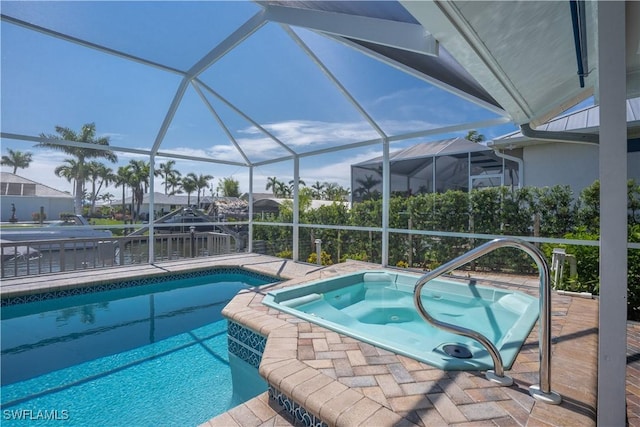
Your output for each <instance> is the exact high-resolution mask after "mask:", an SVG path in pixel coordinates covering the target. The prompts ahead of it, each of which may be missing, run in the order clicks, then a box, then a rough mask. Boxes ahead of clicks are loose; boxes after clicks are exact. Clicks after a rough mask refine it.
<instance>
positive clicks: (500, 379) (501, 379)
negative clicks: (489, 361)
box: [484, 370, 513, 387]
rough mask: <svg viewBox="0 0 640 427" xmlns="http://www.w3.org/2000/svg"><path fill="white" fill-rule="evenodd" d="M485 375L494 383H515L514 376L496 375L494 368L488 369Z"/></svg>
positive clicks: (505, 385) (508, 384)
mask: <svg viewBox="0 0 640 427" xmlns="http://www.w3.org/2000/svg"><path fill="white" fill-rule="evenodd" d="M484 376H485V377H486V378H487V379H488V380H489V381H491V382H492V383H497V384H500V385H501V386H502V387H509V386H510V385H512V384H513V378H511V377H510V376H508V375H504V376H502V377H500V376H498V375H496V373H495V371H494V370H488V371H487V372H486V373H485V374H484Z"/></svg>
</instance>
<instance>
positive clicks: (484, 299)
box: [263, 271, 539, 370]
mask: <svg viewBox="0 0 640 427" xmlns="http://www.w3.org/2000/svg"><path fill="white" fill-rule="evenodd" d="M417 280H418V276H415V275H409V274H399V273H395V272H385V271H371V272H360V273H355V274H349V275H345V276H340V277H336V278H331V279H326V280H322V281H318V282H314V283H311V284H307V285H301V286H297V287H292V288H286V289H282V290H277V291H272V292H269V293H268V294H267V296H265V298H264V299H263V303H264V304H266V305H268V306H270V307H274V308H277V309H279V310H282V311H285V312H287V313H290V314H293V315H295V316H298V317H300V318H302V319H305V320H308V321H310V322H313V323H316V324H319V325H321V326H325V327H326V328H328V329H332V330H335V331H337V332H341V333H343V334H346V335H349V336H352V337H354V338H357V339H359V340H362V341H365V342H368V343H371V344H374V345H377V346H379V347H382V348H386V349H388V350H391V351H394V352H396V353H399V354H404V355H406V356H409V357H412V358H414V359H417V360H420V361H423V362H425V363H429V364H431V365H433V366H435V367H438V368H440V369H444V370H483V369H490V368H493V362H492V359H491V356H490V355H489V353H488V352H487V351H486V349H485V348H484V347H483V346H482V345H481V344H480V343H478V342H477V341H475V340H473V339H471V338H465V337H462V336H460V335H455V334H452V333H450V332H445V331H443V330H441V329H437V328H435V327H433V326H431V325H430V324H428V323H427V322H426V321H425V320H424V319H422V317H421V316H420V315H419V314H418V312H417V310H416V308H415V307H414V303H413V290H414V287H415V284H416V282H417ZM421 298H422V301H423V303H424V306H425V308H426V309H427V311H429V313H430V314H431V315H432V316H433V317H434V318H436V319H438V320H440V321H443V322H446V323H450V324H454V325H458V326H462V327H464V328H468V329H472V330H474V331H477V332H480V333H481V334H483V335H484V336H486V337H487V338H488V339H489V340H490V341H491V342H492V343H493V344H494V345H495V346H496V348H497V349H498V351H499V352H500V355H501V357H502V359H503V362H504V366H505V368H507V369H508V368H510V367H511V365H512V364H513V361H514V360H515V358H516V356H517V354H518V352H519V351H520V348H521V346H522V344H523V343H524V341H525V340H526V338H527V336H528V335H529V333H530V332H531V329H532V328H533V325H534V324H535V322H536V321H537V319H538V312H539V310H538V300H537V299H536V298H533V297H531V296H529V295H526V294H523V293H520V292H513V291H506V290H500V289H494V288H488V287H483V286H477V285H469V284H467V283H460V282H455V281H451V280H437V279H436V280H432V281H431V282H429V283H428V284H427V285H425V287H424V288H423V291H422V295H421Z"/></svg>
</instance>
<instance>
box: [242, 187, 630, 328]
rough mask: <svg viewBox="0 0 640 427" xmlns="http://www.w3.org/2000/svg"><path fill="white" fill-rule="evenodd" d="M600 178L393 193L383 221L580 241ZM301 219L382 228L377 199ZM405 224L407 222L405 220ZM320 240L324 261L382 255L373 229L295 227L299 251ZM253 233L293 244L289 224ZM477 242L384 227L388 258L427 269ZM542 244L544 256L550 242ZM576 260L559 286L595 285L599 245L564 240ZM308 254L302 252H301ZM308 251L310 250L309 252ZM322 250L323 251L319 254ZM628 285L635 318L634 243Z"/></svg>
mask: <svg viewBox="0 0 640 427" xmlns="http://www.w3.org/2000/svg"><path fill="white" fill-rule="evenodd" d="M599 194H600V185H599V182H598V181H595V182H594V183H593V184H592V185H591V186H589V187H588V188H586V189H584V190H583V191H582V192H581V194H580V195H578V196H577V197H576V196H575V195H574V194H572V192H571V189H570V187H568V186H560V185H557V186H553V187H544V188H534V187H526V188H522V189H514V190H512V189H511V188H508V187H494V188H487V189H481V190H473V191H471V192H470V193H467V192H462V191H447V192H445V193H435V194H417V195H413V196H409V197H406V196H394V197H392V198H391V199H390V203H389V226H390V228H392V229H401V230H408V229H409V228H411V229H413V230H431V231H446V232H462V233H478V234H494V235H501V234H503V235H516V236H540V237H552V238H553V237H555V238H569V239H580V240H598V238H599V222H600V218H599V212H600V201H599ZM628 196H629V198H628V199H629V202H628V207H629V217H628V223H629V241H631V242H640V185H638V184H636V183H635V182H634V181H633V180H630V181H629V183H628ZM292 217H293V215H292V212H291V207H290V206H284V207H282V208H281V210H280V213H279V217H278V218H277V219H275V221H276V222H285V223H291V219H292ZM300 221H301V222H302V223H308V224H325V225H342V224H344V225H355V226H362V227H381V225H382V200H380V199H377V200H367V201H364V202H361V203H358V204H355V205H354V206H353V208H352V209H351V210H348V209H346V208H345V207H344V206H343V205H342V204H334V205H332V206H323V207H321V208H318V209H307V210H306V211H304V212H301V214H300ZM410 223H411V226H409V224H410ZM318 238H319V239H322V250H323V252H326V256H327V257H328V258H327V262H328V260H329V258H330V260H331V261H330V262H333V263H337V262H341V261H342V260H344V259H345V258H357V259H363V260H367V261H370V262H374V263H379V262H380V261H381V253H380V251H381V246H382V235H381V233H380V232H363V231H344V230H343V231H340V230H333V229H325V228H322V229H311V228H301V229H300V257H301V258H303V259H306V258H308V257H309V256H311V255H312V254H315V246H314V241H315V239H318ZM254 239H255V240H264V241H265V242H267V246H268V248H269V249H270V250H269V252H270V253H277V252H281V251H287V250H288V251H290V250H291V249H292V247H291V246H292V242H293V240H292V229H291V227H269V226H260V225H256V226H255V227H254ZM481 243H483V241H479V240H478V239H470V238H458V237H433V236H420V235H419V236H415V235H414V236H412V237H411V240H409V236H408V235H407V234H405V233H390V237H389V265H409V260H411V264H412V265H410V267H414V268H416V267H418V268H434V267H436V266H438V265H440V264H442V263H444V262H446V261H449V260H451V259H453V258H455V257H456V256H459V255H461V254H463V253H464V252H466V251H468V250H469V249H471V248H473V247H476V246H478V245H480V244H481ZM560 246H563V245H541V249H542V250H543V252H544V253H545V254H546V255H547V257H548V262H551V253H552V250H553V247H560ZM564 247H565V249H566V252H567V253H569V254H574V255H575V256H576V259H577V267H578V268H577V275H576V277H569V268H565V269H564V271H565V277H564V278H563V281H562V285H561V286H562V287H563V288H565V289H568V290H573V291H588V292H591V293H594V294H597V293H598V292H599V272H598V265H599V261H598V257H599V252H598V247H596V246H579V245H564ZM305 250H306V251H308V252H309V253H304V251H305ZM313 256H315V255H313ZM323 257H324V254H323ZM628 265H629V267H628V286H629V298H628V303H629V318H630V319H635V320H640V250H629V264H628ZM468 268H470V269H477V270H485V271H499V272H510V273H534V272H535V271H536V268H535V265H534V264H533V261H532V260H531V259H530V258H529V257H528V256H527V255H526V254H525V253H524V252H522V251H519V250H516V249H510V248H503V249H499V250H497V251H495V252H493V253H490V254H488V255H486V256H484V257H482V258H480V259H479V260H477V261H476V262H475V263H473V264H471V265H470V266H469V267H468Z"/></svg>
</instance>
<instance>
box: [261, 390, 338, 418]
mask: <svg viewBox="0 0 640 427" xmlns="http://www.w3.org/2000/svg"><path fill="white" fill-rule="evenodd" d="M269 399H273V400H274V401H275V402H276V403H277V404H278V405H280V407H282V408H284V410H285V411H287V412H288V413H289V414H290V415H291V416H292V417H293V418H294V419H295V420H296V421H297V422H299V423H302V424H303V425H304V426H305V427H328V425H327V424H326V423H325V422H323V421H322V420H320V419H319V418H318V417H316V416H315V415H313V414H312V413H310V412H308V411H307V410H306V409H305V408H303V407H302V406H300V405H299V404H297V403H296V402H294V401H293V400H292V399H291V398H289V396H287V395H286V394H284V393H282V392H281V391H279V390H278V389H276V388H274V387H273V386H272V385H271V384H269Z"/></svg>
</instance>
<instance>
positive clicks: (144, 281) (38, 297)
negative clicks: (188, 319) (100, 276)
mask: <svg viewBox="0 0 640 427" xmlns="http://www.w3.org/2000/svg"><path fill="white" fill-rule="evenodd" d="M216 274H241V275H243V276H247V277H250V278H252V279H257V280H261V281H263V282H264V283H263V284H268V283H274V282H278V281H280V279H278V278H275V277H272V276H268V275H266V274H261V273H256V272H253V271H250V270H245V269H242V268H239V267H217V268H210V269H206V270H195V271H189V272H184V273H172V274H163V275H157V276H147V277H141V278H138V279H129V280H120V281H115V282H111V283H101V284H96V285H91V286H85V287H80V288H70V289H60V290H56V291H48V292H42V293H37V294H28V295H20V296H15V297H8V298H2V300H1V301H0V303H1V304H0V306H2V307H7V306H10V305H16V304H26V303H30V302H37V301H45V300H49V299H56V298H64V297H70V296H75V295H84V294H92V293H95V292H104V291H111V290H115V289H125V288H131V287H136V286H144V285H153V284H159V283H165V282H168V281H171V280H179V279H192V278H196V277H203V276H210V275H216Z"/></svg>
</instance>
